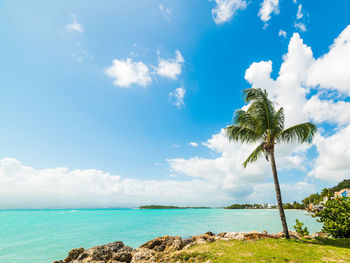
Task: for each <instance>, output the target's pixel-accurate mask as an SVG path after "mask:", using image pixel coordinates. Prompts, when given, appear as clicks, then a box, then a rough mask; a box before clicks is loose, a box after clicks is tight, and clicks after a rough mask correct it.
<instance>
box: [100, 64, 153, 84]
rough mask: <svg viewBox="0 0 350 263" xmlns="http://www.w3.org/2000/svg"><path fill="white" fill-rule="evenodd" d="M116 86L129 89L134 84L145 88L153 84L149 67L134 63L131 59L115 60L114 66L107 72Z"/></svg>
mask: <svg viewBox="0 0 350 263" xmlns="http://www.w3.org/2000/svg"><path fill="white" fill-rule="evenodd" d="M105 73H106V75H107V76H109V77H110V78H112V79H114V84H115V85H116V86H119V87H122V88H128V87H130V86H131V85H133V84H136V85H139V86H142V87H145V86H147V85H148V84H150V83H151V82H152V79H151V77H150V72H149V69H148V67H147V66H146V65H145V64H144V63H143V62H134V61H132V59H131V58H127V59H126V60H119V59H115V60H113V64H112V65H111V66H110V67H109V68H107V69H106V70H105Z"/></svg>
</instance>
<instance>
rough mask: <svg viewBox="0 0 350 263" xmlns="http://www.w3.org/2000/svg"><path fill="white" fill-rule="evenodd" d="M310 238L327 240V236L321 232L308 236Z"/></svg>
mask: <svg viewBox="0 0 350 263" xmlns="http://www.w3.org/2000/svg"><path fill="white" fill-rule="evenodd" d="M310 237H311V238H328V235H327V234H326V233H323V232H315V233H313V234H311V235H310Z"/></svg>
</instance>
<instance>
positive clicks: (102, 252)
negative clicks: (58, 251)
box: [54, 241, 132, 263]
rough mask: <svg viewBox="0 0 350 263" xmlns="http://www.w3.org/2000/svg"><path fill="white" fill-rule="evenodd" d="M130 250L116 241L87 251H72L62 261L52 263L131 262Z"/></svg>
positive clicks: (78, 249) (76, 249)
mask: <svg viewBox="0 0 350 263" xmlns="http://www.w3.org/2000/svg"><path fill="white" fill-rule="evenodd" d="M131 252H132V248H131V247H127V246H124V244H123V242H121V241H116V242H112V243H108V244H106V245H102V246H95V247H92V248H89V249H84V248H82V247H81V248H75V249H72V250H71V251H70V252H69V253H68V256H67V257H66V258H65V259H64V261H62V260H61V261H54V263H63V262H64V263H120V262H130V261H131V258H132V256H131Z"/></svg>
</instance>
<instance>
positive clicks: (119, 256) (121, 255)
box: [112, 246, 132, 262]
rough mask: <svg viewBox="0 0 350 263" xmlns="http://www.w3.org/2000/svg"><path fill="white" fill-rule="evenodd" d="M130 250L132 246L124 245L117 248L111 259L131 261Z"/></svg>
mask: <svg viewBox="0 0 350 263" xmlns="http://www.w3.org/2000/svg"><path fill="white" fill-rule="evenodd" d="M131 252H132V248H131V247H128V246H125V247H122V248H121V249H119V250H118V251H117V252H116V254H115V255H113V257H112V259H113V260H115V261H118V262H130V261H131V258H132V256H131Z"/></svg>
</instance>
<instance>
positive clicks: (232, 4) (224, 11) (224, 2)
mask: <svg viewBox="0 0 350 263" xmlns="http://www.w3.org/2000/svg"><path fill="white" fill-rule="evenodd" d="M209 1H211V0H209ZM215 2H216V4H217V6H216V7H215V8H214V9H213V10H212V15H213V19H214V21H215V23H216V24H222V23H225V22H228V21H230V20H231V19H232V17H233V16H234V15H235V13H236V12H237V11H238V10H244V9H246V7H247V2H246V1H244V0H215Z"/></svg>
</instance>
